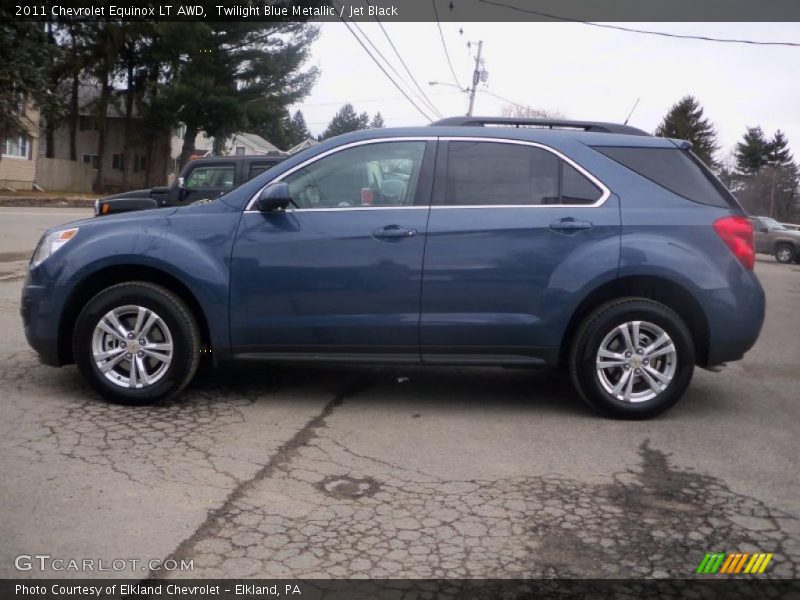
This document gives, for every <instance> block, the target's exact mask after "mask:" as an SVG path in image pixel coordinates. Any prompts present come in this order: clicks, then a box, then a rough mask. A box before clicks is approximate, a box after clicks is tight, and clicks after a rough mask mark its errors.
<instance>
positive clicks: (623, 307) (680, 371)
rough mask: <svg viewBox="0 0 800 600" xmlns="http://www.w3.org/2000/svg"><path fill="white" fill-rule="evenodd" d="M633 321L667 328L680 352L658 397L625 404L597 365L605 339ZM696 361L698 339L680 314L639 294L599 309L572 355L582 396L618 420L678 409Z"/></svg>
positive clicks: (575, 341)
mask: <svg viewBox="0 0 800 600" xmlns="http://www.w3.org/2000/svg"><path fill="white" fill-rule="evenodd" d="M631 321H645V322H648V323H652V324H654V325H656V326H657V327H659V328H661V329H662V330H663V331H664V332H666V333H667V335H669V337H670V338H671V339H672V342H673V344H674V346H675V351H676V360H675V361H674V363H675V370H674V373H673V375H672V379H671V381H670V382H669V383H668V384H667V385H666V388H664V389H663V390H662V391H661V392H660V393H658V394H657V395H656V396H655V397H654V398H652V399H649V400H642V401H641V402H625V401H622V400H620V399H618V398H616V397H615V396H613V395H612V394H611V393H609V392H608V391H607V390H606V389H605V388H604V386H603V384H602V383H601V381H600V376H599V375H598V373H597V368H596V357H597V354H598V351H599V349H600V347H601V344H602V342H603V340H604V339H605V337H606V336H607V335H608V334H609V333H611V332H612V331H613V330H614V328H616V327H618V326H619V325H622V324H623V323H628V322H631ZM654 360H655V359H654ZM694 363H695V352H694V342H693V341H692V336H691V333H690V332H689V329H688V328H687V327H686V324H685V323H684V322H683V320H682V319H681V318H680V317H679V316H678V314H677V313H675V311H673V310H672V309H670V308H669V307H667V306H665V305H663V304H661V303H660V302H655V301H653V300H649V299H647V298H637V297H629V298H620V299H617V300H612V301H610V302H607V303H606V304H603V305H602V306H600V307H598V308H597V309H596V310H594V311H593V312H592V313H591V314H590V315H589V316H588V317H586V319H585V320H584V321H583V322H582V323H581V325H580V327H579V328H578V330H577V332H576V333H575V336H574V338H573V340H572V346H571V348H570V354H569V367H570V375H571V377H572V382H573V384H574V385H575V387H576V389H577V390H578V392H579V393H580V395H581V396H582V397H583V399H584V400H585V401H586V402H587V403H588V404H589V405H590V406H591V407H592V408H594V409H595V410H596V411H597V412H599V413H600V414H602V415H605V416H608V417H613V418H617V419H646V418H649V417H653V416H655V415H658V414H660V413H662V412H664V411H666V410H667V409H669V408H670V407H672V406H673V405H674V404H675V403H676V402H677V401H678V400H679V399H680V398H681V396H682V395H683V393H684V392H685V391H686V388H687V386H688V385H689V382H690V381H691V379H692V375H693V374H694ZM619 373H620V375H621V371H619ZM618 381H619V379H618ZM636 381H638V382H639V385H644V384H645V383H646V382H643V381H642V380H641V378H640V379H638V380H636Z"/></svg>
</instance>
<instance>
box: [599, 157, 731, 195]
mask: <svg viewBox="0 0 800 600" xmlns="http://www.w3.org/2000/svg"><path fill="white" fill-rule="evenodd" d="M595 150H598V151H599V152H602V153H603V154H605V155H606V156H608V157H609V158H611V159H613V160H615V161H617V162H618V163H620V164H621V165H624V166H625V167H628V168H629V169H630V170H631V171H635V172H636V173H638V174H639V175H641V176H643V177H646V178H647V179H649V180H650V181H653V182H654V183H657V184H658V185H660V186H662V187H665V188H666V189H668V190H669V191H671V192H674V193H676V194H678V195H679V196H683V197H684V198H687V199H689V200H692V201H694V202H700V203H702V204H712V205H714V206H724V207H728V206H730V204H731V202H730V200H729V198H728V195H729V192H727V191H726V190H725V188H724V187H723V186H722V184H721V183H718V182H717V181H716V180H715V179H714V178H713V176H712V175H711V174H710V173H709V172H708V170H707V168H706V167H705V166H704V165H702V163H701V162H700V160H699V159H697V158H695V157H694V156H692V155H691V154H690V153H689V152H686V151H684V150H680V149H678V148H621V147H610V146H608V147H600V146H596V147H595Z"/></svg>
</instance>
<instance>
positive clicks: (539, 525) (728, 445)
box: [0, 209, 800, 578]
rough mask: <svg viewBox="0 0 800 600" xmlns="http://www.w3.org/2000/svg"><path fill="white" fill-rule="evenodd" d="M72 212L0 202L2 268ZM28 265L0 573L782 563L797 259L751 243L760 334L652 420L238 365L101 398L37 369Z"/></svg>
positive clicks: (792, 497)
mask: <svg viewBox="0 0 800 600" xmlns="http://www.w3.org/2000/svg"><path fill="white" fill-rule="evenodd" d="M85 212H86V211H82V212H81V213H80V214H85ZM73 213H74V215H76V216H80V215H79V213H78V212H76V211H63V210H60V209H59V210H56V209H50V210H49V209H9V210H8V211H0V240H2V241H1V242H0V243H1V244H2V246H0V253H6V254H0V260H2V256H12V257H13V256H16V255H15V254H14V253H16V254H17V255H18V254H20V253H23V252H24V253H26V256H27V254H29V253H30V251H31V250H32V246H33V245H34V244H35V240H36V239H37V237H38V232H40V231H41V229H42V228H44V227H46V226H48V225H51V224H53V223H56V222H58V221H59V220H66V219H69V218H71V217H72V215H73ZM29 214H33V215H34V216H28V215H29ZM68 215H69V216H68ZM24 268H25V263H24V261H23V262H20V261H18V260H13V261H12V260H6V261H5V262H0V272H5V273H6V275H5V277H6V279H5V280H3V281H0V340H2V342H3V343H2V345H0V384H1V385H2V390H3V392H2V394H0V480H2V482H3V483H2V485H1V486H0V507H2V509H1V510H2V517H3V518H2V519H0V540H2V544H0V577H35V576H41V575H42V573H41V572H40V571H39V570H38V569H34V570H31V571H23V572H19V571H16V570H15V568H14V557H15V556H17V555H20V554H33V553H46V554H50V555H51V556H53V557H62V558H94V559H101V558H102V559H105V560H110V559H111V558H126V559H137V560H148V559H164V558H167V557H173V558H185V559H191V560H193V570H192V571H183V572H170V573H165V572H164V571H160V572H155V571H154V572H152V573H151V574H152V575H154V576H165V577H216V576H228V577H234V576H258V577H266V578H271V577H272V578H274V577H290V576H291V577H306V578H310V577H329V576H332V577H346V576H360V577H363V576H369V577H423V578H425V577H446V578H456V577H457V578H464V577H469V578H481V577H523V576H524V577H541V576H544V577H549V576H569V577H626V576H633V577H685V576H690V575H691V574H692V573H693V572H694V570H695V568H696V567H697V564H698V563H699V561H700V560H701V559H702V557H703V555H704V553H705V552H706V551H709V550H716V551H731V552H732V551H744V552H754V551H762V552H774V553H775V557H774V559H773V562H772V564H771V566H770V568H769V570H768V575H769V576H774V577H797V576H798V564H799V563H800V521H798V517H800V500H799V498H800V494H798V491H800V490H799V489H798V476H797V474H798V470H797V463H798V459H800V451H799V450H798V448H800V446H799V445H798V442H797V440H798V434H800V403H798V392H797V390H798V384H800V370H798V364H800V320H799V319H798V316H797V315H798V306H799V305H800V304H799V301H800V266H783V265H778V264H776V263H775V262H774V261H772V260H771V259H769V258H767V257H761V259H760V260H759V261H758V263H757V266H756V271H757V273H758V276H759V278H760V279H761V281H762V282H763V284H764V286H765V289H766V291H767V296H768V311H767V320H766V324H765V327H764V330H763V333H762V336H761V339H760V340H759V342H758V344H757V346H756V347H755V348H754V349H753V350H752V351H751V352H750V353H748V355H747V357H746V358H745V360H743V361H741V362H739V363H736V364H733V365H731V366H730V367H729V368H728V369H726V370H725V371H723V372H721V373H709V372H707V371H703V370H698V371H697V373H696V375H695V378H694V381H693V383H692V385H691V387H690V389H689V392H688V393H687V395H686V396H685V398H684V399H683V400H682V401H681V402H680V403H679V404H678V405H677V406H676V407H675V408H674V409H673V410H671V411H670V412H669V413H667V414H666V415H664V416H663V417H661V418H658V419H656V420H652V421H646V422H617V421H611V420H604V419H601V418H598V417H597V416H595V415H594V414H592V413H591V412H590V411H589V410H588V409H587V408H586V407H585V406H584V405H583V404H582V403H581V401H580V400H579V399H578V397H577V396H576V394H575V392H573V390H572V388H571V386H570V383H569V381H568V378H567V377H566V376H565V375H564V374H563V373H561V372H558V371H554V370H549V369H547V370H538V371H525V370H504V369H433V368H430V369H420V368H406V367H402V368H372V367H370V368H367V367H341V366H336V367H322V366H317V367H306V366H292V365H288V366H255V367H249V368H237V369H226V370H223V371H221V372H218V373H215V374H210V373H201V375H200V377H199V378H198V379H197V380H196V381H195V382H194V383H193V384H192V385H191V386H190V387H189V388H188V390H187V391H186V393H185V394H184V395H183V397H182V398H181V399H180V400H178V401H175V402H172V403H170V404H167V405H163V406H158V407H150V408H132V407H123V406H116V405H110V404H106V403H104V402H102V401H100V400H99V399H98V398H97V397H95V396H93V395H92V394H91V393H90V392H89V390H88V389H87V387H86V386H85V384H84V383H83V382H82V380H81V379H80V377H79V376H78V374H77V372H76V371H75V369H74V368H73V367H65V368H61V369H54V368H49V367H44V366H40V365H39V364H38V363H37V360H36V357H35V355H34V354H33V352H32V351H31V350H30V349H29V348H28V346H27V344H26V343H25V340H24V337H23V334H22V327H21V323H20V317H19V312H18V299H19V293H20V287H21V285H22V279H21V277H22V274H23V272H24ZM140 564H141V563H140ZM143 568H144V570H142V569H143ZM148 568H149V567H142V566H136V567H131V568H130V569H127V567H126V570H124V571H122V572H118V573H111V574H113V575H117V576H120V575H122V576H127V577H138V576H142V575H145V574H147V570H148ZM44 575H46V576H55V575H66V576H70V577H78V576H81V575H86V574H85V573H84V574H81V573H76V572H54V571H45V572H44ZM90 575H100V576H109V575H110V574H104V573H95V574H90Z"/></svg>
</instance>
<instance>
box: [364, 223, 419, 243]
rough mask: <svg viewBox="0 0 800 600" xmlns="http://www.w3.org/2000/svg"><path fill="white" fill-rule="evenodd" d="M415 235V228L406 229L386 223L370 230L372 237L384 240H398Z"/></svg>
mask: <svg viewBox="0 0 800 600" xmlns="http://www.w3.org/2000/svg"><path fill="white" fill-rule="evenodd" d="M415 235H417V230H416V229H407V228H405V227H401V226H400V225H386V226H385V227H381V228H380V229H376V230H375V231H373V232H372V237H374V238H375V239H376V240H381V241H384V242H399V241H400V240H404V239H406V238H410V237H414V236H415Z"/></svg>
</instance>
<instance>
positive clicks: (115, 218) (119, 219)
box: [42, 206, 178, 237]
mask: <svg viewBox="0 0 800 600" xmlns="http://www.w3.org/2000/svg"><path fill="white" fill-rule="evenodd" d="M177 210H178V208H177V207H174V206H170V207H167V208H151V209H149V210H141V211H131V212H125V213H119V214H114V215H106V216H104V217H102V218H99V219H98V218H97V217H89V218H87V219H80V220H78V221H70V222H69V223H62V224H61V225H56V226H55V227H51V228H50V229H48V230H46V231H45V232H44V233H43V234H42V237H44V236H46V235H47V234H48V233H51V232H53V231H60V230H61V229H69V228H70V227H105V226H107V225H109V224H114V223H125V222H128V223H137V222H138V223H144V222H147V221H152V220H155V219H163V218H165V217H169V216H172V215H173V214H174V213H175V212H176V211H177Z"/></svg>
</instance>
